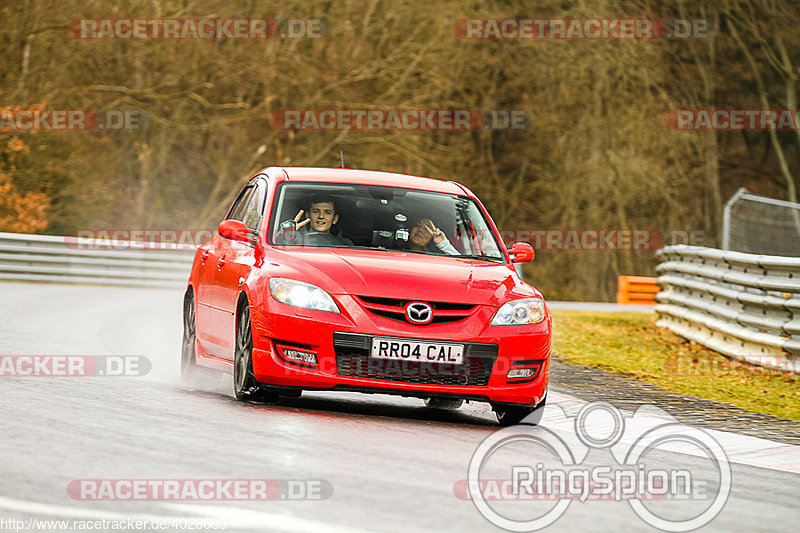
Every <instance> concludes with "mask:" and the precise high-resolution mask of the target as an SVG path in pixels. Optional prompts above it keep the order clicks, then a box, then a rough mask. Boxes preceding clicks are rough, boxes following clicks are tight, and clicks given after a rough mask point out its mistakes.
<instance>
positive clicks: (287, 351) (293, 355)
mask: <svg viewBox="0 0 800 533" xmlns="http://www.w3.org/2000/svg"><path fill="white" fill-rule="evenodd" d="M281 354H282V355H283V358H284V359H286V360H288V361H295V362H298V363H303V364H305V365H316V364H317V354H315V353H312V352H304V351H302V350H295V349H293V348H281Z"/></svg>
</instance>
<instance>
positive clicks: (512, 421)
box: [494, 398, 547, 427]
mask: <svg viewBox="0 0 800 533" xmlns="http://www.w3.org/2000/svg"><path fill="white" fill-rule="evenodd" d="M545 403H547V398H545V399H544V400H542V401H541V403H540V404H539V405H537V406H536V407H524V406H518V405H507V406H497V407H495V408H494V414H495V415H496V416H497V422H498V423H499V424H500V425H501V426H503V427H508V426H515V425H517V424H524V425H526V426H538V425H539V422H541V421H542V415H544V406H545ZM523 419H524V421H523Z"/></svg>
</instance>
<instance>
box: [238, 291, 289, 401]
mask: <svg viewBox="0 0 800 533" xmlns="http://www.w3.org/2000/svg"><path fill="white" fill-rule="evenodd" d="M233 393H234V395H235V396H236V399H237V400H241V401H251V402H274V401H276V400H277V399H278V395H277V393H275V392H272V391H269V390H267V389H265V388H264V387H263V386H262V385H261V384H260V383H259V382H258V381H256V378H255V376H254V375H253V332H252V330H251V328H250V308H249V307H248V306H246V305H245V306H244V308H243V309H242V311H241V313H240V314H239V322H238V324H237V325H236V351H235V353H234V357H233Z"/></svg>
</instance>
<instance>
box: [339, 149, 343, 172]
mask: <svg viewBox="0 0 800 533" xmlns="http://www.w3.org/2000/svg"><path fill="white" fill-rule="evenodd" d="M339 156H340V157H341V158H342V168H344V151H342V150H339Z"/></svg>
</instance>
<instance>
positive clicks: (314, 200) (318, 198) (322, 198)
mask: <svg viewBox="0 0 800 533" xmlns="http://www.w3.org/2000/svg"><path fill="white" fill-rule="evenodd" d="M324 203H330V204H333V214H334V215H335V214H337V213H338V212H339V211H338V210H337V209H336V200H334V199H333V196H331V195H329V194H324V193H318V194H315V195H314V196H312V197H311V199H310V200H309V201H308V211H311V206H312V205H314V204H324Z"/></svg>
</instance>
